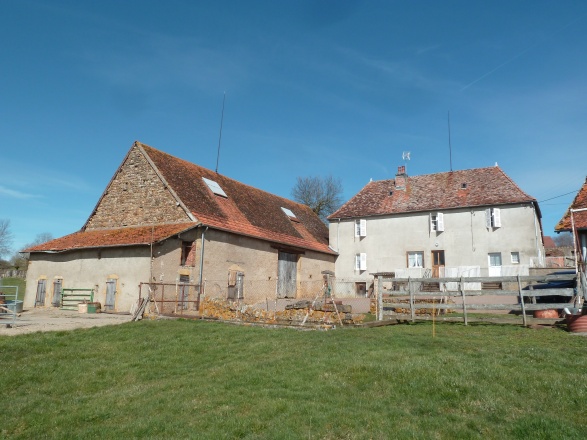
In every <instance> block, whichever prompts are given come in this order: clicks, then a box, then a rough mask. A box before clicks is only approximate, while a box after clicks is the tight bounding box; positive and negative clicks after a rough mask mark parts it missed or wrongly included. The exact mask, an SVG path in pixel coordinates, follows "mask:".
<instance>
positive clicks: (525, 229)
mask: <svg viewBox="0 0 587 440" xmlns="http://www.w3.org/2000/svg"><path fill="white" fill-rule="evenodd" d="M499 208H500V210H501V211H500V212H501V225H502V226H501V227H499V228H487V227H486V219H485V207H483V208H474V209H455V210H450V211H444V212H443V214H444V232H437V231H430V214H431V212H422V213H413V214H401V215H393V216H381V217H369V218H367V219H366V220H367V235H366V236H365V237H355V219H352V220H341V221H340V222H338V221H337V220H334V221H332V222H331V223H330V245H331V247H333V248H334V249H335V250H338V252H339V256H338V259H337V261H336V270H335V272H336V276H337V278H338V279H341V278H344V279H356V280H365V279H372V275H370V273H376V272H393V271H395V270H397V269H405V268H407V267H408V258H407V254H408V252H423V255H424V268H431V267H432V251H435V250H444V253H445V266H446V267H447V268H448V267H459V266H479V267H480V268H481V273H480V275H481V276H487V275H488V270H487V268H488V265H489V261H488V254H489V253H493V252H501V255H502V264H503V265H508V264H511V261H510V259H511V253H512V252H519V255H520V263H519V264H520V265H529V264H530V262H531V260H532V259H538V258H539V257H542V256H544V248H543V246H542V238H541V232H540V225H539V223H538V220H537V219H536V215H535V212H534V209H533V206H532V205H531V204H518V205H507V206H500V207H499ZM433 213H434V212H433ZM360 253H366V254H367V270H364V271H357V270H355V256H356V255H357V254H360Z"/></svg>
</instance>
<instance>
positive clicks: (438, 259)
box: [432, 251, 444, 278]
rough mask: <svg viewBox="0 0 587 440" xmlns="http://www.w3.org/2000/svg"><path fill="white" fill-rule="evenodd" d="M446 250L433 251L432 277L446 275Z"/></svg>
mask: <svg viewBox="0 0 587 440" xmlns="http://www.w3.org/2000/svg"><path fill="white" fill-rule="evenodd" d="M441 268H444V251H432V278H440V277H441V276H444V273H442V272H444V271H443V270H441Z"/></svg>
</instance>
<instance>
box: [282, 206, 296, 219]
mask: <svg viewBox="0 0 587 440" xmlns="http://www.w3.org/2000/svg"><path fill="white" fill-rule="evenodd" d="M281 210H282V211H283V212H285V215H287V216H288V217H289V218H296V215H295V214H294V213H293V212H292V211H291V209H287V208H284V207H283V206H282V207H281Z"/></svg>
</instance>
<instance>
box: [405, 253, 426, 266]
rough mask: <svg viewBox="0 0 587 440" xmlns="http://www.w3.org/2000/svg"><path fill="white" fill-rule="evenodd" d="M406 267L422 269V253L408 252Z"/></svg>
mask: <svg viewBox="0 0 587 440" xmlns="http://www.w3.org/2000/svg"><path fill="white" fill-rule="evenodd" d="M408 267H424V252H408Z"/></svg>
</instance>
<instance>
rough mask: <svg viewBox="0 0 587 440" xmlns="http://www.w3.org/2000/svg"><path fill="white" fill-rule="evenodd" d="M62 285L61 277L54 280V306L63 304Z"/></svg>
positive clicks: (52, 303)
mask: <svg viewBox="0 0 587 440" xmlns="http://www.w3.org/2000/svg"><path fill="white" fill-rule="evenodd" d="M61 287H62V280H61V279H60V278H58V279H56V280H55V281H53V301H52V302H51V305H52V306H53V307H59V306H61Z"/></svg>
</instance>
